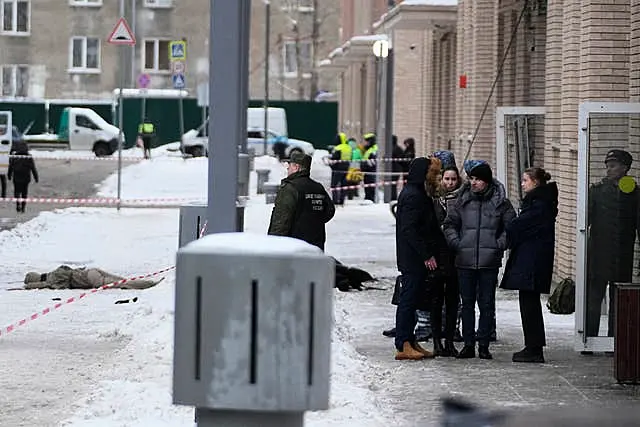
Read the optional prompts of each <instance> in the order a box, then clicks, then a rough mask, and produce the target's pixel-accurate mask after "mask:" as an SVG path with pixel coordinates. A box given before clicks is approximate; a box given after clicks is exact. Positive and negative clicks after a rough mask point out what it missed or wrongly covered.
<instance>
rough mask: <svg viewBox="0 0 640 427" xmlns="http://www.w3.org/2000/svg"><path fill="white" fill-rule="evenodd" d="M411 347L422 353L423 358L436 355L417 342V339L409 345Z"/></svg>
mask: <svg viewBox="0 0 640 427" xmlns="http://www.w3.org/2000/svg"><path fill="white" fill-rule="evenodd" d="M411 347H413V349H414V350H415V351H417V352H418V353H420V354H422V357H423V358H425V359H433V358H434V357H436V355H435V354H434V353H432V352H430V351H429V350H427V349H425V348H424V347H422V346H421V345H420V344H418V342H417V341H416V342H415V343H413V344H412V345H411Z"/></svg>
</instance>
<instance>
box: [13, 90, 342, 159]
mask: <svg viewBox="0 0 640 427" xmlns="http://www.w3.org/2000/svg"><path fill="white" fill-rule="evenodd" d="M144 102H145V105H144V110H145V111H144V112H145V116H147V117H148V118H149V119H150V120H151V121H152V122H153V123H154V124H155V126H156V140H155V142H154V145H155V146H159V145H164V144H167V143H170V142H175V141H179V140H180V121H179V119H178V118H179V111H180V107H179V101H178V99H177V98H146V99H145V101H144ZM182 102H183V114H184V129H185V132H186V131H188V130H189V129H194V128H197V127H198V126H200V124H201V123H202V119H203V111H202V108H201V107H199V106H198V104H197V100H196V98H190V97H185V98H183V99H182ZM262 106H263V103H262V100H252V101H250V102H249V107H262ZM269 106H270V107H280V108H284V109H285V111H286V112H287V125H288V134H289V137H291V138H295V139H301V140H304V141H309V142H311V143H312V144H313V145H314V146H315V147H316V148H319V149H320V148H326V147H327V146H328V145H331V144H332V143H333V138H334V136H335V134H336V132H337V128H338V104H337V103H336V102H309V101H271V102H270V103H269ZM66 107H82V108H90V109H92V110H94V111H95V112H96V113H98V114H99V115H100V116H101V117H102V118H104V119H105V120H106V121H107V122H109V123H113V124H114V125H116V126H117V125H118V120H117V118H118V108H117V105H116V104H115V103H113V102H112V101H111V100H98V101H91V100H86V101H85V100H37V101H25V102H22V101H16V100H2V99H0V111H11V112H12V113H13V123H14V124H15V125H16V126H17V127H18V128H19V129H20V130H21V131H24V130H25V129H26V128H27V126H29V124H31V127H30V129H29V133H30V134H38V133H43V132H46V131H47V130H49V131H52V132H58V130H59V129H58V127H59V120H60V115H61V113H62V110H64V109H65V108H66ZM142 110H143V100H142V98H133V97H126V98H124V100H123V129H124V133H125V140H126V144H125V146H126V147H127V148H129V147H132V146H133V145H134V144H135V141H136V137H137V132H138V124H139V123H140V121H141V120H142V118H143V117H142V114H143V111H142Z"/></svg>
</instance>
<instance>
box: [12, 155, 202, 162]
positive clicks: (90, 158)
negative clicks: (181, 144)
mask: <svg viewBox="0 0 640 427" xmlns="http://www.w3.org/2000/svg"><path fill="white" fill-rule="evenodd" d="M9 157H10V158H18V159H19V158H25V157H31V158H33V159H34V160H64V161H71V160H86V161H105V162H117V161H118V156H116V155H114V156H109V157H96V156H48V155H39V154H37V155H25V154H10V155H9ZM156 158H157V159H163V160H167V159H170V160H180V161H184V160H185V158H183V157H182V156H158V157H154V159H156ZM188 159H190V160H191V159H206V157H188ZM122 160H123V161H127V162H139V161H142V160H145V159H144V157H138V156H123V157H122Z"/></svg>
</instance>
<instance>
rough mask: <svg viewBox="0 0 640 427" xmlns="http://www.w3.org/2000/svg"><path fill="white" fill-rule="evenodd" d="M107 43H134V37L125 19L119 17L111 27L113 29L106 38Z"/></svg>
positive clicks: (130, 44)
mask: <svg viewBox="0 0 640 427" xmlns="http://www.w3.org/2000/svg"><path fill="white" fill-rule="evenodd" d="M107 43H111V44H116V45H127V46H134V45H135V44H136V38H135V36H134V35H133V31H131V27H129V24H128V23H127V20H126V19H124V18H120V19H119V20H118V23H117V24H116V26H115V27H113V31H111V34H110V35H109V38H108V39H107Z"/></svg>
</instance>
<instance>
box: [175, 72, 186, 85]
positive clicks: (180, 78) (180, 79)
mask: <svg viewBox="0 0 640 427" xmlns="http://www.w3.org/2000/svg"><path fill="white" fill-rule="evenodd" d="M172 80H173V88H174V89H184V87H185V86H186V82H185V78H184V74H182V73H178V74H174V75H173V77H172Z"/></svg>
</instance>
